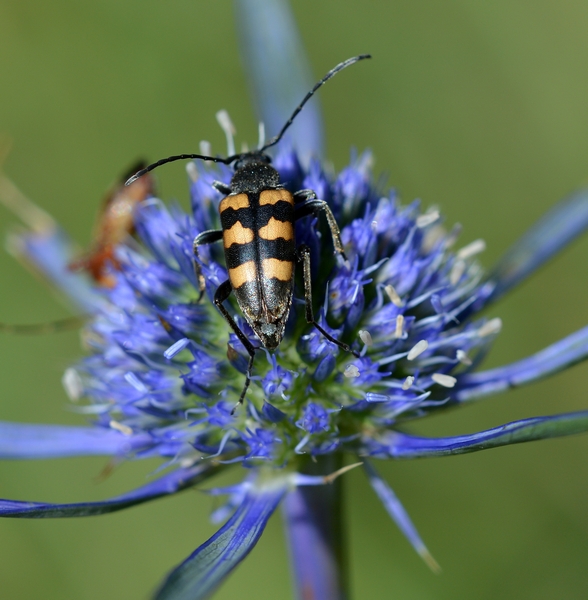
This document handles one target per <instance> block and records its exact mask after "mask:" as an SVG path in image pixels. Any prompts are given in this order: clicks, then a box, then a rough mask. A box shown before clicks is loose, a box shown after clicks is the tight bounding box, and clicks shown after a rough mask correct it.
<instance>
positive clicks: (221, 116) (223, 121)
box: [216, 109, 237, 156]
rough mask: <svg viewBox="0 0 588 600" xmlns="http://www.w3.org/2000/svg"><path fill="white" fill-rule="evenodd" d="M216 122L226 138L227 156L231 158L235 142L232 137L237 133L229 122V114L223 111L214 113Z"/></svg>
mask: <svg viewBox="0 0 588 600" xmlns="http://www.w3.org/2000/svg"><path fill="white" fill-rule="evenodd" d="M216 120H217V121H218V124H219V125H220V126H221V129H222V130H223V131H224V132H225V136H226V138H227V155H228V156H233V154H235V140H234V139H233V136H234V135H235V134H236V133H237V130H236V129H235V126H234V125H233V122H232V121H231V117H229V113H228V112H227V111H226V110H224V109H223V110H219V111H218V112H217V113H216Z"/></svg>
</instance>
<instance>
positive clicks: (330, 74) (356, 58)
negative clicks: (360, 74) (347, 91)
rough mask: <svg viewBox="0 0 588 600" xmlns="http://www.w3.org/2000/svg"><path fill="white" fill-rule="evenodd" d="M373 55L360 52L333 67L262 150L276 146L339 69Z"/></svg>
mask: <svg viewBox="0 0 588 600" xmlns="http://www.w3.org/2000/svg"><path fill="white" fill-rule="evenodd" d="M371 57H372V55H371V54H360V55H359V56H354V57H352V58H348V59H347V60H345V61H343V62H342V63H339V64H338V65H337V66H336V67H334V68H333V69H331V70H330V71H329V72H328V73H327V74H326V75H325V76H324V77H323V78H322V79H321V80H320V81H319V82H318V83H317V84H316V85H315V86H314V87H313V88H312V90H310V92H308V94H306V96H304V99H303V100H302V102H301V103H300V104H299V105H298V106H297V107H296V109H295V110H294V112H293V113H292V116H291V117H290V118H289V119H288V120H287V121H286V124H285V125H284V126H283V127H282V130H281V131H280V133H278V135H276V136H274V137H273V138H272V139H271V140H270V141H269V142H268V143H267V144H266V145H265V146H263V147H262V148H261V149H260V152H263V151H264V150H267V148H270V147H271V146H275V145H276V144H277V143H278V142H279V141H280V140H281V139H282V136H283V135H284V133H286V130H287V129H288V127H290V125H292V122H293V121H294V119H295V118H296V117H297V116H298V113H299V112H300V111H301V110H302V108H303V107H304V105H305V104H306V103H307V102H308V101H309V100H310V99H311V98H312V96H313V94H314V93H315V92H316V91H317V90H318V89H319V88H320V87H321V86H323V85H324V84H325V83H327V81H329V79H331V77H334V76H335V75H336V74H337V73H338V72H339V71H342V70H343V69H346V68H347V67H349V66H351V65H352V64H354V63H356V62H358V61H360V60H364V59H366V58H371Z"/></svg>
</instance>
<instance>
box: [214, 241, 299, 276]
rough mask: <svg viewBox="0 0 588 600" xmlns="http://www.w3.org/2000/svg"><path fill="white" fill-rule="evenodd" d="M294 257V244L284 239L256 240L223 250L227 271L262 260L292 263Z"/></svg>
mask: <svg viewBox="0 0 588 600" xmlns="http://www.w3.org/2000/svg"><path fill="white" fill-rule="evenodd" d="M258 253H259V254H258ZM295 255H296V247H295V245H294V242H292V240H285V239H284V238H278V239H277V240H262V239H259V238H258V239H257V240H254V241H252V242H249V243H247V244H233V245H232V246H231V247H230V248H225V259H226V263H227V268H228V269H234V268H235V267H238V266H239V265H242V264H243V263H246V262H248V261H250V260H258V259H259V260H264V259H265V258H277V259H278V260H287V261H294V258H295Z"/></svg>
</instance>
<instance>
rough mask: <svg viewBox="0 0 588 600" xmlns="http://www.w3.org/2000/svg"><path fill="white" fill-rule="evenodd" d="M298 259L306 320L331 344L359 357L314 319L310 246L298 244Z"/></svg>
mask: <svg viewBox="0 0 588 600" xmlns="http://www.w3.org/2000/svg"><path fill="white" fill-rule="evenodd" d="M296 254H297V257H298V261H299V262H301V263H302V279H303V281H304V304H305V316H306V322H307V323H311V324H312V325H314V326H315V327H316V328H317V329H318V330H319V331H320V332H321V333H322V334H323V335H324V336H325V337H326V338H327V339H328V340H329V342H332V343H333V344H336V345H337V346H339V348H341V350H345V352H351V354H353V356H355V357H357V358H359V354H358V353H357V352H355V351H354V350H352V349H351V347H350V346H349V345H348V344H346V343H345V342H341V341H339V340H338V339H336V338H334V337H333V336H332V335H331V334H330V333H327V332H326V331H325V330H324V329H323V328H322V327H321V326H320V325H319V324H318V323H317V322H316V321H315V319H314V312H313V310H312V279H311V270H310V248H309V247H308V246H300V248H298V250H297V251H296Z"/></svg>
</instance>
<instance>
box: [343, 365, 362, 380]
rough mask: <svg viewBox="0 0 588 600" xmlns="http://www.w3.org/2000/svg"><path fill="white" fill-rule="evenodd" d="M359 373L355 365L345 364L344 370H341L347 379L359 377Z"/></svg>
mask: <svg viewBox="0 0 588 600" xmlns="http://www.w3.org/2000/svg"><path fill="white" fill-rule="evenodd" d="M359 374H360V373H359V369H358V368H357V367H356V366H355V365H347V366H346V367H345V371H343V375H345V377H348V378H349V379H352V378H354V377H359Z"/></svg>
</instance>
